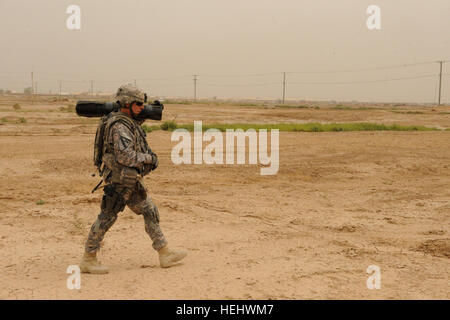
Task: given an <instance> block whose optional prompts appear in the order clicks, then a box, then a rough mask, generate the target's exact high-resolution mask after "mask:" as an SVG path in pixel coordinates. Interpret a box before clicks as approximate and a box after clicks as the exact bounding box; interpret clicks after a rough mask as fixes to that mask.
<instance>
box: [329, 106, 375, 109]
mask: <svg viewBox="0 0 450 320" xmlns="http://www.w3.org/2000/svg"><path fill="white" fill-rule="evenodd" d="M330 109H332V110H378V109H377V108H369V107H348V106H343V105H337V106H335V107H332V108H330Z"/></svg>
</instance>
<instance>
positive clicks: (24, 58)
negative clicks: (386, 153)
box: [0, 0, 450, 103]
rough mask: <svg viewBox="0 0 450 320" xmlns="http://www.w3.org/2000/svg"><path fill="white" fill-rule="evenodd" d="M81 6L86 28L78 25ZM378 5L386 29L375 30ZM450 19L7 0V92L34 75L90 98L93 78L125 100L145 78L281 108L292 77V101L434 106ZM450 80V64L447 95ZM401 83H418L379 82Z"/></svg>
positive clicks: (433, 12) (395, 10)
mask: <svg viewBox="0 0 450 320" xmlns="http://www.w3.org/2000/svg"><path fill="white" fill-rule="evenodd" d="M70 4H76V5H79V6H80V9H81V29H80V30H68V29H67V28H66V20H67V18H68V16H69V14H67V13H66V8H67V7H68V6H69V5H70ZM371 4H376V5H379V6H380V8H381V30H372V31H371V30H368V28H367V26H366V20H367V18H368V16H369V15H368V14H367V13H366V9H367V7H368V6H369V5H371ZM449 13H450V3H449V2H448V1H446V0H432V1H427V2H426V3H425V2H424V1H417V0H414V1H406V0H399V1H385V0H379V1H375V2H374V1H359V0H358V1H356V0H352V1H350V0H345V1H325V0H319V1H298V0H283V1H276V2H275V1H267V0H258V1H256V0H247V1H237V0H230V1H217V0H214V1H211V0H198V1H181V0H176V1H136V0H131V1H127V2H124V1H101V0H99V1H85V0H79V1H47V0H43V1H22V0H19V1H12V0H3V1H2V2H1V3H0V35H1V38H2V42H3V45H2V50H1V52H0V58H1V59H0V70H1V75H0V88H4V89H10V90H16V91H18V92H22V91H23V88H25V87H29V86H31V85H30V82H31V80H30V73H31V71H34V73H35V81H37V90H38V92H41V93H49V92H50V91H52V92H53V93H55V92H57V91H58V90H59V84H58V83H59V82H58V81H63V85H62V87H63V88H62V91H63V92H66V93H70V92H80V91H85V92H86V91H88V90H90V80H93V81H94V92H113V91H114V90H115V89H116V88H117V87H118V86H119V85H120V84H122V83H124V82H125V83H126V82H133V81H134V80H135V79H137V80H136V82H137V84H138V85H139V86H141V87H142V88H143V89H145V90H147V92H149V93H150V94H152V95H155V96H161V97H164V96H178V97H192V95H193V84H192V78H193V76H192V75H194V74H198V75H199V77H198V86H197V91H198V96H199V97H200V98H202V97H203V98H211V97H231V98H259V99H278V98H280V97H281V95H282V77H283V76H282V72H288V74H287V86H286V97H287V99H305V100H359V101H394V102H395V101H399V102H403V101H404V102H430V103H433V102H436V100H437V84H438V73H439V65H438V64H437V63H435V61H438V60H446V59H449V58H450V40H449V37H448V34H450V19H449ZM422 62H429V63H428V64H424V65H422V64H419V65H412V66H409V67H404V68H401V67H400V68H396V69H381V70H372V71H362V72H361V71H360V72H339V73H323V72H330V71H348V70H355V69H357V70H360V69H367V68H378V67H385V66H398V65H404V64H416V63H422ZM289 72H318V73H306V74H304V73H297V74H289ZM449 73H450V71H449V69H448V67H447V66H446V65H445V64H444V74H447V75H444V77H443V87H444V88H445V87H448V84H449V82H448V81H449V77H448V74H449ZM417 77H418V78H417ZM398 78H401V79H403V78H408V79H405V80H396V81H383V82H376V81H379V80H386V79H398ZM409 78H412V79H409ZM371 81H375V82H371ZM311 82H312V83H317V82H319V84H308V83H311ZM336 82H338V83H339V82H344V84H336ZM346 82H351V83H350V84H349V83H346ZM354 82H356V83H354ZM360 82H362V83H360ZM305 83H306V84H305ZM330 83H331V84H330ZM449 97H450V94H449V93H446V92H445V90H444V92H443V96H442V99H443V101H449V100H448V99H449Z"/></svg>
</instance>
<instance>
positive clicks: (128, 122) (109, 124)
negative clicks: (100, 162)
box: [103, 112, 136, 154]
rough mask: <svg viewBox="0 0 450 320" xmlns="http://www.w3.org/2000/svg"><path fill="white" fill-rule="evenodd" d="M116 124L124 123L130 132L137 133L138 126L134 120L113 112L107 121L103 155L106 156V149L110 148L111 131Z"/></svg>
mask: <svg viewBox="0 0 450 320" xmlns="http://www.w3.org/2000/svg"><path fill="white" fill-rule="evenodd" d="M116 122H121V123H123V124H124V125H125V126H126V127H127V128H128V129H130V131H132V132H134V133H136V125H135V124H134V121H133V120H132V119H130V118H129V117H127V116H125V115H123V114H120V113H116V112H111V116H110V117H109V119H108V120H107V121H106V124H105V132H104V134H103V139H104V140H103V154H105V151H106V148H107V146H108V137H109V130H110V129H111V127H112V125H113V124H115V123H116Z"/></svg>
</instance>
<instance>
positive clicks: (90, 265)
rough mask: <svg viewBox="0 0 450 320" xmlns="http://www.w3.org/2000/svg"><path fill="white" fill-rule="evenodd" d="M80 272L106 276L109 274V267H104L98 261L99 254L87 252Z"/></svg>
mask: <svg viewBox="0 0 450 320" xmlns="http://www.w3.org/2000/svg"><path fill="white" fill-rule="evenodd" d="M80 270H81V272H84V273H94V274H105V273H108V272H109V270H108V267H106V266H102V265H101V264H100V262H99V261H98V260H97V253H96V252H92V253H88V252H85V253H84V256H83V259H82V260H81V263H80Z"/></svg>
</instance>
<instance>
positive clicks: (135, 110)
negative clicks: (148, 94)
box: [131, 102, 144, 114]
mask: <svg viewBox="0 0 450 320" xmlns="http://www.w3.org/2000/svg"><path fill="white" fill-rule="evenodd" d="M131 109H132V110H133V113H134V114H139V113H140V112H141V111H142V110H143V109H144V105H140V106H139V105H138V104H137V103H136V102H133V104H132V105H131Z"/></svg>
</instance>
